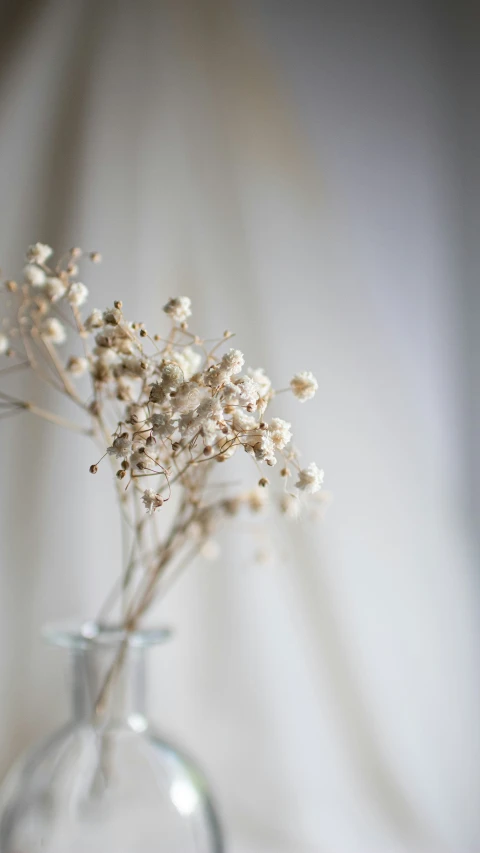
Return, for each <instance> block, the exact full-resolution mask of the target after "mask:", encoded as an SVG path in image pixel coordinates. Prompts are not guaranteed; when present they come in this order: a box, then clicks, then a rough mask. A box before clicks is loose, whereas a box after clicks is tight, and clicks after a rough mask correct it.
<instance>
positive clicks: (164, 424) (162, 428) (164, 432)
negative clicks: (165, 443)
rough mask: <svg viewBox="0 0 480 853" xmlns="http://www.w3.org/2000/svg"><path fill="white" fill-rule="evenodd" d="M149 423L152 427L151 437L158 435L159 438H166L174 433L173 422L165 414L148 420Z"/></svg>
mask: <svg viewBox="0 0 480 853" xmlns="http://www.w3.org/2000/svg"><path fill="white" fill-rule="evenodd" d="M149 423H151V425H152V433H153V435H158V437H159V438H167V436H169V435H171V434H172V432H174V431H175V422H174V420H173V419H172V418H171V417H170V415H167V414H166V413H165V412H159V413H158V414H154V415H152V416H151V417H150V418H149Z"/></svg>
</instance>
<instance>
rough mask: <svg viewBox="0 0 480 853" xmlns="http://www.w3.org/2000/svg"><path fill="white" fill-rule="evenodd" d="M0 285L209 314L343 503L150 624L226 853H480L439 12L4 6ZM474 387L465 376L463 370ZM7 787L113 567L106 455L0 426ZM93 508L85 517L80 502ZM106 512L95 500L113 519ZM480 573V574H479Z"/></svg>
mask: <svg viewBox="0 0 480 853" xmlns="http://www.w3.org/2000/svg"><path fill="white" fill-rule="evenodd" d="M0 15H1V18H0V24H1V26H0V39H1V47H2V57H3V64H2V67H1V73H0V125H1V134H0V198H1V204H0V257H1V261H2V267H3V269H4V270H5V274H6V275H13V274H14V273H15V272H16V270H17V269H18V266H19V263H20V258H21V255H22V253H23V251H24V248H25V246H26V244H28V243H29V242H33V241H35V240H37V239H38V240H42V241H46V242H49V243H50V244H52V245H56V246H65V245H73V244H79V245H81V246H83V247H85V248H98V249H99V250H101V251H102V253H103V255H104V258H105V260H104V263H103V264H102V266H100V267H97V268H94V269H92V271H91V273H90V277H89V280H88V284H89V286H90V289H91V291H92V293H95V294H96V302H98V304H99V307H103V306H104V305H107V304H108V303H111V302H112V300H113V299H114V298H119V297H121V298H123V299H124V302H125V303H126V304H127V305H128V309H129V312H130V313H131V314H135V313H136V314H137V316H138V317H139V318H143V317H145V316H147V311H148V313H149V315H150V314H151V313H152V312H153V311H155V310H158V312H160V307H161V305H162V304H163V302H164V301H165V297H167V296H168V295H169V294H171V293H174V292H185V293H188V294H189V295H190V296H191V297H192V299H193V303H194V308H195V313H196V316H197V325H198V327H199V328H201V329H202V330H204V331H205V333H206V334H209V333H210V332H217V331H218V328H219V326H220V327H221V328H222V329H223V328H224V327H226V328H235V329H236V331H237V333H238V343H239V345H241V346H242V348H243V349H245V350H246V351H247V352H248V353H249V354H250V360H251V361H252V362H253V363H254V364H264V365H265V366H266V368H267V370H268V372H269V373H270V374H271V375H272V377H273V379H274V381H276V382H278V383H281V382H285V380H286V379H288V378H289V376H290V375H291V373H292V371H295V370H299V369H305V368H307V369H311V370H313V371H314V372H315V374H316V375H317V376H318V378H319V383H320V392H319V394H318V396H317V398H316V399H315V400H314V401H313V402H312V403H311V404H310V405H309V407H308V408H307V406H305V407H302V408H301V409H299V408H298V407H296V406H295V405H294V403H293V402H285V403H284V404H283V412H284V414H285V415H287V416H288V417H289V418H290V416H291V419H292V420H293V421H294V423H295V422H296V423H297V434H298V440H299V444H300V445H301V446H303V447H304V448H305V454H306V456H308V458H309V459H310V458H315V459H316V460H317V462H319V463H320V464H322V465H324V467H325V469H326V472H327V478H326V485H327V488H328V489H329V490H330V491H332V492H333V493H334V495H335V500H334V502H333V504H332V507H331V509H330V510H329V513H328V515H327V520H326V522H325V523H324V524H323V525H322V526H321V528H320V529H319V528H317V527H314V528H313V529H311V530H307V531H305V530H304V529H303V528H295V529H294V530H293V531H291V532H288V533H287V532H285V531H284V530H283V528H280V527H276V526H275V525H274V522H272V532H273V533H274V535H275V536H276V537H278V539H279V541H280V545H279V546H278V547H277V555H276V558H275V560H274V561H273V562H272V563H270V564H268V565H262V566H256V565H254V564H253V563H252V561H251V551H252V548H251V545H249V544H248V542H246V541H244V540H243V539H242V537H241V536H240V534H234V533H233V532H232V531H229V532H226V533H225V535H224V537H223V543H222V544H223V554H222V558H221V560H220V561H219V562H218V563H215V564H211V565H199V566H198V567H197V568H196V569H195V571H193V572H192V573H191V574H190V576H189V577H186V578H185V579H184V580H183V581H182V582H181V584H180V585H179V587H178V588H177V590H176V591H175V592H174V593H172V595H171V597H170V599H169V601H168V603H167V605H166V606H165V607H163V608H162V609H161V610H160V612H159V613H158V620H160V621H168V622H170V623H173V624H175V626H176V628H177V635H178V636H177V640H176V642H175V643H173V644H172V645H171V647H170V648H168V649H164V650H162V651H158V652H156V653H154V654H153V656H152V664H153V670H154V672H152V676H153V684H154V687H153V691H152V694H153V695H152V697H151V699H152V709H153V715H154V717H155V718H156V719H157V720H158V722H159V723H160V724H161V725H162V726H163V727H164V728H165V729H167V730H168V731H170V732H172V733H173V734H174V735H175V736H176V737H177V738H178V739H179V740H182V741H183V742H184V743H186V744H189V745H190V747H191V748H192V750H193V752H194V753H196V754H197V755H198V757H199V758H200V759H201V760H202V762H203V764H204V765H205V766H206V767H207V768H208V771H209V775H210V776H211V778H212V782H213V783H214V786H215V788H216V790H217V792H218V796H219V799H220V801H221V803H222V805H223V807H224V813H225V817H226V820H227V823H228V826H229V830H230V837H231V844H232V847H231V849H232V851H234V853H247V851H248V853H257V851H258V853H260V851H267V850H268V851H275V853H287V851H289V852H290V851H291V853H303V851H305V853H307V851H309V853H321V851H329V853H330V851H331V853H380V851H382V853H384V851H389V853H390V851H391V853H397V852H398V853H400V851H412V853H417V851H421V853H427V851H428V853H430V851H435V853H447V851H448V853H467V851H468V853H470V851H471V853H475V851H478V849H479V847H480V824H479V817H478V814H479V810H478V803H479V800H480V772H479V767H480V762H479V758H480V755H479V752H480V751H479V726H478V721H479V719H480V694H479V686H480V685H479V678H478V669H479V660H478V658H479V655H478V639H479V636H478V635H479V630H478V624H477V623H478V619H477V613H478V607H479V603H480V602H479V589H478V579H477V569H478V559H476V557H477V556H478V555H477V554H476V551H475V548H476V542H475V531H474V526H473V521H472V515H471V513H470V512H469V510H468V501H467V497H468V489H469V468H470V467H471V465H472V464H473V460H472V459H470V457H469V456H468V447H467V445H466V439H465V437H466V435H467V434H468V430H469V428H470V427H469V425H468V423H466V420H465V419H466V416H467V411H468V405H467V403H466V401H468V397H469V389H468V387H467V384H466V378H465V377H466V376H467V375H468V371H467V365H466V364H465V353H466V352H467V348H466V347H465V341H464V334H465V326H464V319H465V304H466V303H465V302H464V299H463V296H464V294H463V291H462V286H461V281H459V277H458V276H459V266H458V261H459V253H460V252H461V246H459V234H458V229H457V215H458V212H459V211H458V199H456V184H455V180H456V178H457V177H458V162H457V160H456V154H457V153H458V152H456V151H455V145H453V144H452V138H453V137H452V129H451V125H450V122H451V110H452V90H451V85H452V80H451V79H450V78H449V67H448V64H447V62H446V60H445V56H444V54H443V52H442V30H441V27H440V24H441V23H442V22H441V20H440V17H439V14H437V13H436V12H435V10H434V9H431V8H430V6H429V5H428V4H421V3H414V2H413V1H412V2H406V3H403V4H400V3H398V4H395V3H386V4H385V3H381V2H367V3H365V4H358V5H356V4H354V3H352V4H350V5H349V4H348V3H338V4H334V3H328V2H325V3H319V4H318V5H316V6H315V5H314V4H311V5H309V4H308V3H306V2H305V3H298V4H288V3H283V4H278V3H275V2H273V0H262V2H260V3H256V4H253V3H252V4H240V3H237V4H236V5H234V6H232V7H231V6H230V5H229V4H228V3H221V2H215V1H214V0H203V2H201V3H198V2H194V0H191V2H187V0H179V2H175V0H170V2H168V0H164V2H157V3H154V2H151V3H149V2H147V1H146V0H141V2H135V3H128V2H123V3H122V2H113V0H104V2H102V3H98V2H95V0H78V2H73V0H70V2H62V0H48V2H38V3H33V4H32V3H30V4H27V3H25V6H24V7H23V6H22V4H21V3H14V2H12V3H4V4H3V7H2V9H1V10H0ZM470 367H471V365H470ZM1 435H2V440H1V447H2V463H1V485H0V488H1V500H2V504H1V506H2V513H1V516H0V518H1V536H2V545H1V549H0V559H1V575H0V691H1V693H0V696H1V702H0V725H1V728H0V731H1V732H2V738H1V743H0V746H1V756H0V757H1V763H2V767H3V768H5V767H6V766H7V764H8V763H9V762H10V760H11V759H12V758H13V756H14V755H15V754H16V753H17V751H18V750H19V749H20V748H21V747H23V746H24V745H25V744H26V743H28V742H30V741H31V740H32V739H34V738H35V737H37V736H38V735H39V734H41V733H43V732H45V731H47V730H48V729H49V728H50V727H51V726H52V725H54V723H55V722H56V721H57V720H59V719H60V718H61V716H62V714H63V713H64V711H65V701H64V696H63V680H62V667H61V663H62V661H61V655H60V653H56V652H53V651H51V650H47V649H45V648H43V647H42V646H41V645H40V644H39V641H38V633H39V629H40V626H41V624H42V623H43V622H44V621H45V620H47V619H51V618H57V617H61V616H65V615H70V614H89V613H92V612H95V610H96V607H97V605H98V602H99V601H101V600H102V597H103V596H104V594H105V593H106V591H107V590H108V588H109V585H110V582H111V579H112V578H113V576H114V575H115V572H116V569H117V567H118V561H119V557H120V548H119V544H118V541H117V540H118V523H117V519H116V515H115V509H114V507H113V506H112V507H110V506H109V504H108V500H107V497H108V496H107V495H106V493H105V491H103V490H102V487H101V486H100V485H99V484H98V482H97V481H94V479H93V478H89V477H88V476H85V471H86V470H87V468H88V465H89V464H90V462H91V461H92V460H91V454H90V451H89V448H88V446H87V445H86V444H85V445H83V444H82V443H81V442H79V443H78V444H76V445H75V448H74V449H73V448H72V444H71V439H70V437H68V436H65V435H63V434H62V433H61V432H60V431H58V430H55V429H54V428H49V426H48V425H43V424H38V423H31V422H29V421H28V420H26V419H24V420H15V421H14V422H13V421H9V422H6V421H4V422H2V424H1ZM72 483H73V484H74V487H73V488H72V486H71V484H72ZM105 488H106V487H105ZM477 544H478V543H477Z"/></svg>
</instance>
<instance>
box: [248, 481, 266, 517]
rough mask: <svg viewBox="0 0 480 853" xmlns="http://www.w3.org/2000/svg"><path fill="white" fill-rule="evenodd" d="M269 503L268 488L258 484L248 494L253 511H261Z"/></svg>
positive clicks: (250, 507)
mask: <svg viewBox="0 0 480 853" xmlns="http://www.w3.org/2000/svg"><path fill="white" fill-rule="evenodd" d="M267 503H268V492H267V490H266V489H264V488H262V487H259V486H257V488H255V489H252V490H251V491H250V492H249V493H248V495H247V505H248V508H249V509H251V511H252V512H261V511H262V509H264V508H265V506H266V504H267Z"/></svg>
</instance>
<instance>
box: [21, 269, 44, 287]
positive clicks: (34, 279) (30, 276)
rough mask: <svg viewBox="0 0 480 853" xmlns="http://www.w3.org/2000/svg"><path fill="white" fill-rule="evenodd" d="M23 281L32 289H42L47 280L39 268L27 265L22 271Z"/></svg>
mask: <svg viewBox="0 0 480 853" xmlns="http://www.w3.org/2000/svg"><path fill="white" fill-rule="evenodd" d="M23 274H24V276H25V281H26V282H27V283H28V284H31V285H32V286H33V287H43V285H44V284H45V282H46V280H47V276H46V274H45V273H44V271H43V270H42V269H40V267H37V266H36V265H35V264H27V266H26V267H24V269H23Z"/></svg>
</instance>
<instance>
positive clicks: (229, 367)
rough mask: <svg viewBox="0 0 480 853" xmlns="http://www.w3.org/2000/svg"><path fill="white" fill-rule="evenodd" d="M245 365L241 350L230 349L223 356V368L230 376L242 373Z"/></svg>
mask: <svg viewBox="0 0 480 853" xmlns="http://www.w3.org/2000/svg"><path fill="white" fill-rule="evenodd" d="M244 364H245V357H244V355H243V352H240V350H239V349H230V350H229V351H228V352H226V353H225V355H224V356H222V360H221V366H222V367H223V369H224V370H225V372H226V373H227V374H228V375H229V376H232V375H234V374H236V373H241V371H242V367H243V365H244Z"/></svg>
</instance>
